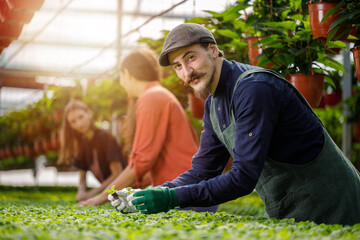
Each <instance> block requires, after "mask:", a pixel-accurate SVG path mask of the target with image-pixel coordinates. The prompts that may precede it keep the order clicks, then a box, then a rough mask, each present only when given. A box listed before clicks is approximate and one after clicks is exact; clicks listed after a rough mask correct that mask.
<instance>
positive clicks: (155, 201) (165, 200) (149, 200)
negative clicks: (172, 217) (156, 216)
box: [131, 187, 179, 214]
mask: <svg viewBox="0 0 360 240" xmlns="http://www.w3.org/2000/svg"><path fill="white" fill-rule="evenodd" d="M134 197H136V199H134V200H132V201H131V203H132V204H133V205H134V206H135V207H136V209H137V210H140V211H141V213H145V214H151V213H158V212H167V211H169V210H170V209H172V208H174V207H177V206H179V199H178V197H177V194H176V190H175V188H167V187H158V188H149V189H145V190H142V191H138V192H136V193H134Z"/></svg>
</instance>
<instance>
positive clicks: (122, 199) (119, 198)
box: [108, 188, 140, 213]
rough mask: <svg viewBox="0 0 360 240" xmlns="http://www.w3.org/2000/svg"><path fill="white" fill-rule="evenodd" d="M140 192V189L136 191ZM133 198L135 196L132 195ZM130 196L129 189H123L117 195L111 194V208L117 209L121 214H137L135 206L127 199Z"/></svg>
mask: <svg viewBox="0 0 360 240" xmlns="http://www.w3.org/2000/svg"><path fill="white" fill-rule="evenodd" d="M136 191H140V189H135V190H134V192H136ZM130 195H131V196H132V195H133V194H130ZM130 195H129V190H128V189H127V188H124V189H121V190H119V191H117V192H116V194H114V195H113V194H109V195H108V200H109V201H110V202H111V206H113V207H115V209H116V210H117V211H120V212H121V213H133V212H137V211H138V210H136V208H135V206H134V205H132V204H131V203H129V202H128V200H127V197H128V196H130Z"/></svg>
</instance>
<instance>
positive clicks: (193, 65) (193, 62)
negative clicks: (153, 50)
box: [168, 44, 218, 99]
mask: <svg viewBox="0 0 360 240" xmlns="http://www.w3.org/2000/svg"><path fill="white" fill-rule="evenodd" d="M217 51H218V50H217V47H216V46H215V45H210V46H208V47H207V48H206V49H205V48H204V47H202V46H201V45H199V44H194V45H190V46H188V47H184V48H180V49H178V50H175V51H173V52H170V53H169V55H168V57H169V61H170V64H171V66H172V67H173V69H174V70H175V72H176V74H177V76H178V77H179V78H180V79H181V80H183V81H184V83H185V85H188V86H190V87H192V88H193V89H194V93H195V95H196V96H197V97H199V98H201V99H206V98H207V96H208V95H209V94H210V93H212V92H213V91H214V90H215V89H213V88H215V87H216V86H212V85H213V82H214V72H215V58H216V57H217V54H218V52H217Z"/></svg>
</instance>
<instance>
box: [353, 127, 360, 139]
mask: <svg viewBox="0 0 360 240" xmlns="http://www.w3.org/2000/svg"><path fill="white" fill-rule="evenodd" d="M353 138H354V140H355V141H357V142H360V122H353Z"/></svg>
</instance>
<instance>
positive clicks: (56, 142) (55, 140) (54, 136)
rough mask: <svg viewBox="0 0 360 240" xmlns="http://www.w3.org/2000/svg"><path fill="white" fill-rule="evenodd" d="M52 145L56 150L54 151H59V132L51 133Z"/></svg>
mask: <svg viewBox="0 0 360 240" xmlns="http://www.w3.org/2000/svg"><path fill="white" fill-rule="evenodd" d="M50 147H51V150H54V151H57V150H59V149H60V138H59V135H58V134H56V133H53V134H51V138H50Z"/></svg>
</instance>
